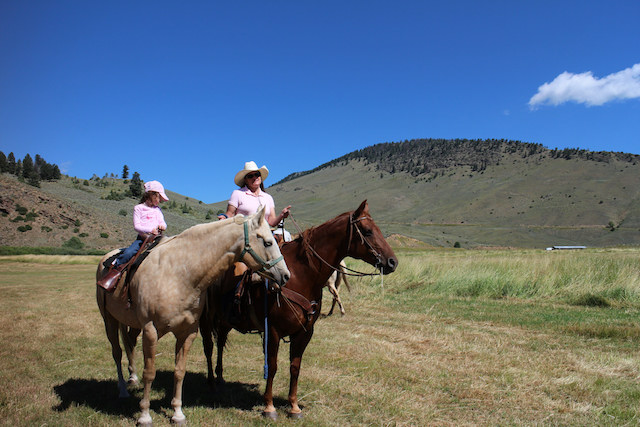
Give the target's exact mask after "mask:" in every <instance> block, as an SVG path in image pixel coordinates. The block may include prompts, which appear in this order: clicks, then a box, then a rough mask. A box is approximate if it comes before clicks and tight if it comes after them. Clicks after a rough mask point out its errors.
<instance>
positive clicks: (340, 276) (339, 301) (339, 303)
mask: <svg viewBox="0 0 640 427" xmlns="http://www.w3.org/2000/svg"><path fill="white" fill-rule="evenodd" d="M337 273H338V275H337V276H338V277H336V287H335V291H336V293H335V294H334V295H333V304H334V305H335V303H336V301H337V302H338V307H340V314H341V315H343V316H344V314H345V313H346V312H345V311H344V306H343V305H342V300H341V299H340V294H339V293H338V288H339V287H340V282H341V281H343V280H344V281H345V282H344V283H345V284H346V283H347V281H346V280H347V278H346V277H345V276H344V274H342V272H340V271H338V272H337ZM331 308H332V309H333V305H332V306H331Z"/></svg>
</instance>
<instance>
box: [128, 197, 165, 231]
mask: <svg viewBox="0 0 640 427" xmlns="http://www.w3.org/2000/svg"><path fill="white" fill-rule="evenodd" d="M159 225H161V226H163V227H164V228H167V223H166V222H164V215H163V214H162V209H160V208H159V207H157V206H154V207H149V206H147V205H146V204H145V203H140V204H139V205H136V206H135V207H134V208H133V228H134V229H135V230H136V231H137V232H138V234H142V233H151V232H152V231H153V230H155V229H156V228H158V226H159Z"/></svg>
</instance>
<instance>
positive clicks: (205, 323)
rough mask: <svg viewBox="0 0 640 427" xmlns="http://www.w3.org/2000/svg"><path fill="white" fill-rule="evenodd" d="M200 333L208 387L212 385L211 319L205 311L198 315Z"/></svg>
mask: <svg viewBox="0 0 640 427" xmlns="http://www.w3.org/2000/svg"><path fill="white" fill-rule="evenodd" d="M200 334H201V335H202V348H203V350H204V357H206V358H207V383H208V384H209V387H213V386H214V375H213V361H212V360H211V358H212V355H213V338H212V336H213V330H212V329H211V320H210V319H209V318H208V316H207V315H206V313H202V315H201V316H200Z"/></svg>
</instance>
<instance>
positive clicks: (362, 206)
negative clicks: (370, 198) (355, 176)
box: [353, 199, 369, 219]
mask: <svg viewBox="0 0 640 427" xmlns="http://www.w3.org/2000/svg"><path fill="white" fill-rule="evenodd" d="M368 209H369V205H368V204H367V199H364V200H363V201H362V203H360V206H359V207H358V209H356V210H355V212H354V213H353V219H357V218H359V217H360V216H361V215H362V213H363V212H365V211H367V210H368Z"/></svg>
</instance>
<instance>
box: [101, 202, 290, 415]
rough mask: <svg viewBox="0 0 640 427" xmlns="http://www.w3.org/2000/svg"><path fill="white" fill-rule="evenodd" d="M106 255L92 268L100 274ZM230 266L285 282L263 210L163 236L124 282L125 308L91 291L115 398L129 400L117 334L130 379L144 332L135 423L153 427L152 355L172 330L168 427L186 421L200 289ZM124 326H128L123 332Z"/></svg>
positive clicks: (200, 307) (118, 300) (200, 306)
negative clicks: (112, 368)
mask: <svg viewBox="0 0 640 427" xmlns="http://www.w3.org/2000/svg"><path fill="white" fill-rule="evenodd" d="M114 253H115V251H113V252H111V253H110V254H107V255H106V256H105V257H104V258H103V259H102V261H100V264H99V265H98V271H97V277H98V278H99V277H101V273H102V269H103V268H104V267H103V263H104V261H105V260H106V259H107V258H108V257H110V256H111V255H113V254H114ZM236 261H242V262H244V263H246V264H247V265H249V266H250V267H251V268H256V269H258V270H260V272H261V274H265V275H268V276H270V278H271V280H274V281H276V282H277V283H278V284H282V285H283V284H284V283H286V281H287V280H288V279H289V270H288V269H287V266H286V265H285V263H284V261H283V260H282V256H281V253H280V250H279V248H278V245H277V244H276V243H275V240H274V238H273V235H272V234H271V230H270V228H269V224H268V223H267V221H266V220H265V219H264V210H263V209H262V210H260V211H259V212H258V213H257V214H255V215H252V216H249V217H243V216H241V215H240V216H237V217H234V218H231V219H228V220H225V221H216V222H212V223H208V224H200V225H196V226H193V227H191V228H189V229H187V230H185V231H184V232H182V233H181V234H179V235H177V236H175V237H172V238H168V239H165V240H164V241H162V242H161V243H160V244H159V245H158V246H156V247H155V248H154V249H153V250H152V251H151V252H150V253H149V255H148V256H147V258H146V259H145V260H144V261H143V262H142V264H140V267H139V268H138V270H137V272H136V273H135V275H134V276H133V278H132V279H131V282H130V284H129V294H130V307H129V306H127V302H126V301H125V299H123V298H120V297H119V296H117V292H116V294H112V293H107V292H106V291H105V290H104V289H103V288H101V287H100V286H97V295H96V298H97V301H98V307H99V308H100V313H101V314H102V317H103V319H104V325H105V329H106V332H107V337H108V338H109V341H110V342H111V351H112V354H113V359H114V360H115V362H116V368H117V370H118V387H119V389H120V396H121V397H123V396H128V393H127V389H126V384H125V381H124V378H123V376H122V367H121V357H122V350H121V349H120V344H119V342H118V329H120V330H121V332H122V334H123V342H124V343H125V349H126V352H127V357H128V358H129V372H130V374H131V376H130V381H135V380H136V379H137V377H136V376H135V368H134V361H133V355H134V353H133V349H134V347H135V340H136V338H137V336H138V334H139V333H140V331H142V344H143V347H142V348H143V354H144V373H143V381H144V396H143V398H142V400H141V401H140V409H141V411H142V413H141V415H140V418H139V419H138V424H139V425H151V415H150V414H149V403H150V402H149V392H150V390H151V382H152V381H153V379H154V378H155V375H156V368H155V354H156V344H157V342H158V340H159V339H160V338H161V337H162V336H164V335H165V334H167V333H169V332H171V333H173V335H174V336H175V337H176V348H175V357H176V361H175V373H174V390H173V399H172V401H171V406H173V410H174V414H173V417H172V418H171V421H172V422H173V423H178V424H182V423H184V422H185V421H186V419H185V416H184V414H183V413H182V382H183V380H184V376H185V368H186V357H187V353H188V351H189V348H190V347H191V344H192V343H193V340H194V339H195V337H196V334H197V332H198V322H199V319H200V315H201V314H202V310H203V307H204V304H205V294H204V292H205V290H206V289H207V288H208V287H209V286H210V285H211V284H212V283H214V282H215V281H216V280H217V279H218V278H219V276H221V275H223V274H224V272H225V271H226V270H228V269H229V267H231V266H232V265H233V263H234V262H236ZM127 327H128V328H129V329H128V330H127Z"/></svg>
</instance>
